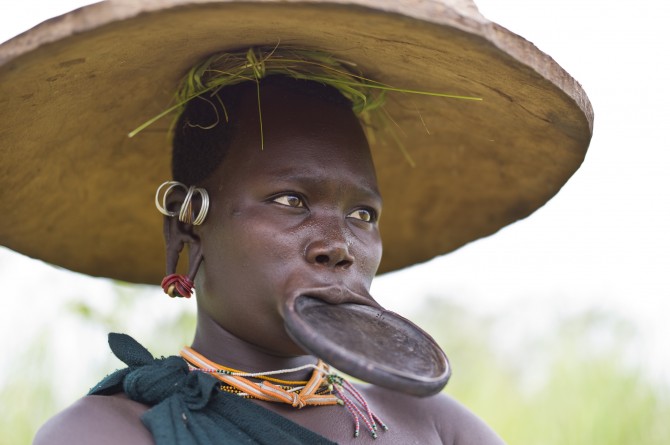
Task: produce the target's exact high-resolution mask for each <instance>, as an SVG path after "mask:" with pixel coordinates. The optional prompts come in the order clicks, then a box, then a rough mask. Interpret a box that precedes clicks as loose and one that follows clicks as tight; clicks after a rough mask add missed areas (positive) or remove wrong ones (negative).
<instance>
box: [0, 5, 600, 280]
mask: <svg viewBox="0 0 670 445" xmlns="http://www.w3.org/2000/svg"><path fill="white" fill-rule="evenodd" d="M277 42H281V43H282V44H287V45H298V46H303V47H310V48H319V49H322V50H324V51H328V52H331V53H333V54H335V55H338V56H340V57H342V58H343V59H346V60H349V61H353V62H355V63H356V64H358V66H359V68H360V69H361V70H362V72H363V73H364V74H365V75H366V77H369V78H372V79H374V80H377V81H380V82H383V83H386V84H389V85H392V86H395V87H401V88H407V89H414V90H423V91H439V92H448V93H455V94H461V95H466V96H476V97H481V98H482V99H483V100H482V101H481V102H471V101H460V100H450V99H443V98H437V97H430V96H418V95H402V94H398V95H393V96H392V98H391V99H389V101H388V102H387V110H388V111H389V113H390V114H391V116H393V119H394V121H395V122H397V123H398V125H399V127H400V128H401V130H400V133H399V134H400V137H401V138H402V140H403V141H404V145H405V146H406V147H407V150H408V151H409V153H410V155H411V157H412V158H413V159H414V161H415V163H416V166H415V167H412V166H410V165H409V164H408V163H407V162H406V161H405V160H404V158H403V155H402V154H401V153H400V151H399V150H398V149H397V148H396V147H394V146H393V145H392V144H383V143H382V142H381V141H373V143H372V144H371V145H372V153H373V157H374V161H375V165H376V168H377V172H378V178H379V185H380V190H381V193H382V196H383V198H384V217H383V220H382V222H381V231H382V239H383V242H384V257H383V260H382V264H381V268H380V272H387V271H392V270H396V269H400V268H403V267H406V266H409V265H412V264H415V263H419V262H423V261H426V260H429V259H431V258H433V257H435V256H437V255H441V254H444V253H447V252H450V251H452V250H454V249H457V248H458V247H460V246H462V245H464V244H466V243H468V242H470V241H472V240H475V239H477V238H481V237H484V236H487V235H490V234H492V233H494V232H496V231H497V230H499V229H500V228H502V227H504V226H506V225H508V224H510V223H512V222H514V221H517V220H518V219H521V218H524V217H526V216H528V215H530V214H531V213H532V212H533V211H535V210H536V209H538V208H539V207H541V206H542V205H543V204H544V203H545V202H547V201H548V200H549V199H550V198H551V197H552V196H554V195H555V194H556V193H557V192H558V191H559V190H560V188H561V187H562V186H563V184H564V183H565V182H566V181H567V180H568V179H569V178H570V176H571V175H572V174H573V173H574V172H575V170H577V168H578V167H579V165H580V164H581V163H582V161H583V159H584V155H585V153H586V149H587V147H588V145H589V141H590V139H591V134H592V123H593V112H592V109H591V105H590V103H589V101H588V98H587V97H586V94H585V93H584V91H583V90H582V88H581V87H580V86H579V84H578V83H577V82H576V81H575V80H573V79H572V78H571V77H570V76H569V75H568V74H567V73H566V72H565V71H564V70H563V69H562V68H561V67H560V66H558V64H556V62H554V61H553V60H552V59H551V58H550V57H549V56H547V55H546V54H544V53H542V52H541V51H539V50H538V49H537V48H535V47H534V46H533V45H532V44H531V43H529V42H527V41H526V40H524V39H523V38H521V37H519V36H517V35H515V34H513V33H511V32H510V31H508V30H506V29H504V28H502V27H500V26H499V25H496V24H495V23H491V22H489V21H488V20H486V19H485V18H484V17H483V16H481V15H480V14H479V12H478V11H477V9H476V7H475V6H474V4H473V3H472V2H470V1H466V0H444V1H438V0H397V1H393V2H391V1H387V0H327V1H317V0H301V1H282V0H269V1H268V0H262V1H261V0H245V1H235V0H228V1H227V0H219V1H214V0H211V1H210V0H190V1H189V0H150V1H143V2H136V1H131V0H124V1H113V0H111V1H106V2H102V3H98V4H94V5H91V6H87V7H84V8H81V9H78V10H76V11H73V12H71V13H68V14H65V15H63V16H61V17H57V18H54V19H51V20H49V21H47V22H44V23H42V24H41V25H39V26H37V27H35V28H34V29H32V30H30V31H28V32H26V33H24V34H21V35H19V36H17V37H15V38H14V39H12V40H10V41H8V42H6V43H5V44H3V45H1V46H0V103H1V104H2V106H0V158H1V159H2V162H1V164H0V181H1V184H2V186H1V190H2V191H1V192H0V208H1V209H2V213H3V215H2V218H0V242H1V243H2V244H3V245H5V246H7V247H9V248H10V249H13V250H15V251H17V252H21V253H23V254H26V255H28V256H31V257H34V258H39V259H42V260H44V261H47V262H49V263H53V264H56V265H59V266H62V267H65V268H67V269H71V270H74V271H78V272H83V273H85V274H89V275H94V276H104V277H111V278H115V279H120V280H125V281H129V282H137V283H159V282H160V280H161V278H162V276H163V273H164V247H163V239H162V229H161V227H162V216H161V215H160V214H159V213H158V211H157V210H156V208H155V207H154V204H153V199H154V192H155V190H156V187H157V186H158V185H159V184H160V183H161V182H163V181H165V180H167V179H169V178H170V153H171V147H170V140H169V138H168V137H166V133H167V131H168V127H169V125H170V120H169V119H164V120H162V121H160V122H158V123H157V124H154V125H153V126H151V127H150V128H149V129H147V130H145V131H143V132H142V133H140V134H139V135H138V136H136V137H134V138H132V139H131V138H128V137H127V134H128V132H129V131H130V130H132V129H134V128H136V127H137V126H138V125H140V124H141V123H143V122H145V121H146V120H147V119H149V118H151V117H153V116H155V115H157V114H159V113H160V112H161V111H163V110H165V109H166V108H167V107H168V106H169V105H170V101H171V99H172V95H173V93H174V91H175V88H176V86H177V84H178V82H179V80H180V79H181V77H182V76H183V75H184V73H185V72H186V71H187V70H188V68H190V67H191V66H193V65H194V64H196V63H197V62H198V61H200V60H201V59H203V58H204V57H205V56H207V55H209V54H212V53H215V52H220V51H222V50H226V49H232V48H241V47H245V46H254V45H275V44H277ZM418 116H420V117H418Z"/></svg>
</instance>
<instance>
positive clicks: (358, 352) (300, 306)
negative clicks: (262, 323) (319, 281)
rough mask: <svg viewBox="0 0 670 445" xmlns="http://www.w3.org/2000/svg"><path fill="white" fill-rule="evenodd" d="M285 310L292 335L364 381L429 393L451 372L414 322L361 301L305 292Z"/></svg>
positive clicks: (410, 391) (447, 378)
mask: <svg viewBox="0 0 670 445" xmlns="http://www.w3.org/2000/svg"><path fill="white" fill-rule="evenodd" d="M286 309H287V310H286V311H284V326H285V328H286V331H287V332H288V334H289V335H290V336H291V338H292V339H293V340H294V341H295V342H296V343H297V344H298V345H300V346H301V347H302V348H304V349H305V350H306V351H308V352H309V353H311V354H313V355H315V356H317V357H319V358H321V359H322V360H324V361H325V362H326V363H328V364H330V365H332V366H333V367H335V368H337V369H338V370H340V371H342V372H344V373H347V374H349V375H351V376H353V377H356V378H358V379H361V380H364V381H366V382H369V383H372V384H375V385H378V386H382V387H385V388H389V389H392V390H395V391H400V392H403V393H407V394H411V395H415V396H420V397H425V396H430V395H433V394H436V393H438V392H439V391H440V390H442V388H443V387H444V386H445V385H446V384H447V382H448V380H449V377H450V376H451V367H450V366H449V361H448V359H447V356H446V355H445V353H444V352H443V351H442V349H441V348H440V347H439V346H438V345H437V343H436V342H435V340H433V338H432V337H431V336H430V335H428V334H427V333H426V332H425V331H423V330H422V329H421V328H419V327H418V326H417V325H415V324H414V323H412V322H411V321H409V320H407V319H405V318H403V317H401V316H400V315H398V314H396V313H394V312H391V311H387V310H384V309H379V308H374V307H371V306H367V305H361V304H351V303H344V304H329V303H325V302H323V301H321V300H319V299H316V298H312V297H309V296H305V295H301V296H300V297H298V298H296V299H295V300H293V302H292V303H289V306H288V307H287V308H286Z"/></svg>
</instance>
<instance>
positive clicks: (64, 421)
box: [33, 394, 154, 445]
mask: <svg viewBox="0 0 670 445" xmlns="http://www.w3.org/2000/svg"><path fill="white" fill-rule="evenodd" d="M147 409H148V407H147V406H146V405H143V404H141V403H137V402H134V401H132V400H130V399H128V397H126V396H125V394H116V395H111V396H95V395H89V396H85V397H83V398H81V399H79V400H78V401H77V402H75V403H74V404H72V405H71V406H70V407H68V408H66V409H65V410H63V411H61V412H60V413H58V414H56V415H55V416H54V417H52V418H51V419H49V421H47V422H46V423H45V424H44V425H43V426H42V427H41V428H40V429H39V431H38V432H37V434H36V436H35V439H34V441H33V445H45V444H49V445H58V444H68V445H77V444H90V443H95V444H98V445H107V444H110V445H111V444H119V443H124V444H133V445H134V444H138V445H144V444H153V443H154V441H153V438H152V436H151V433H150V432H149V430H147V429H146V428H145V427H144V425H143V424H142V421H141V420H140V417H141V416H142V414H143V413H144V412H145V411H146V410H147Z"/></svg>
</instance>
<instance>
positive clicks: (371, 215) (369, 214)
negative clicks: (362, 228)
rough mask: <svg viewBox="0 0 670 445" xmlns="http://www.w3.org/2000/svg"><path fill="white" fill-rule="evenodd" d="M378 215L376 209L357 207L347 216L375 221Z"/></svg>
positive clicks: (365, 220)
mask: <svg viewBox="0 0 670 445" xmlns="http://www.w3.org/2000/svg"><path fill="white" fill-rule="evenodd" d="M376 217H377V216H376V214H375V212H374V210H368V209H356V210H354V211H353V212H351V213H350V214H348V215H347V218H354V219H360V220H361V221H364V222H375V220H376Z"/></svg>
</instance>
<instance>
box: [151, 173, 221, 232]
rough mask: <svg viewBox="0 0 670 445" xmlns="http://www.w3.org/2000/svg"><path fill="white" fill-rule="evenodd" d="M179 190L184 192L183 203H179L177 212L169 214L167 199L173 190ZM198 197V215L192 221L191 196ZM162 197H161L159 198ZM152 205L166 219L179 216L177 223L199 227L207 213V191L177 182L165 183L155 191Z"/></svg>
mask: <svg viewBox="0 0 670 445" xmlns="http://www.w3.org/2000/svg"><path fill="white" fill-rule="evenodd" d="M177 188H180V189H182V190H183V191H185V192H186V196H185V197H184V201H183V202H182V203H181V207H180V208H179V211H178V212H171V211H169V210H168V209H167V198H168V195H169V194H170V193H172V192H173V191H174V190H175V189H177ZM196 193H197V194H198V195H200V211H199V212H198V215H197V216H196V217H195V219H193V195H195V194H196ZM161 196H162V197H161ZM154 204H155V205H156V208H157V209H158V211H159V212H161V213H162V214H163V215H165V216H168V217H175V216H179V221H181V222H183V223H186V224H192V225H194V226H199V225H200V224H202V223H203V222H204V221H205V217H206V216H207V212H208V211H209V195H208V194H207V190H205V189H203V188H200V187H194V186H190V187H186V186H185V185H184V184H182V183H181V182H179V181H165V182H164V183H162V184H161V185H159V186H158V189H157V190H156V196H155V198H154Z"/></svg>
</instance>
